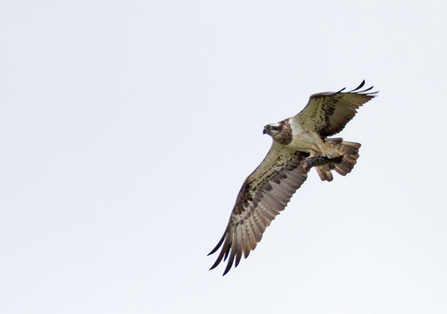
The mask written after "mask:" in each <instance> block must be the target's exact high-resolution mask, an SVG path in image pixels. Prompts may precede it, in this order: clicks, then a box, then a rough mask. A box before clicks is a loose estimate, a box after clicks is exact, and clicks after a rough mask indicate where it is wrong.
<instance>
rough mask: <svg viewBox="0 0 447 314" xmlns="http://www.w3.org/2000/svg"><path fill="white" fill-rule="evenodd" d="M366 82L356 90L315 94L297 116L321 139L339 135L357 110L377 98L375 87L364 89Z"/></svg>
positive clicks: (301, 122) (306, 127) (300, 121)
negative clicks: (373, 90)
mask: <svg viewBox="0 0 447 314" xmlns="http://www.w3.org/2000/svg"><path fill="white" fill-rule="evenodd" d="M364 85H365V81H362V83H361V84H360V85H359V86H358V87H357V88H355V89H353V90H351V91H349V92H344V90H345V88H343V89H341V90H339V91H338V92H335V93H334V92H326V93H318V94H313V95H312V96H310V98H309V102H308V103H307V105H306V107H305V108H304V109H303V110H302V111H301V112H300V113H298V115H296V116H295V118H296V119H298V121H299V123H300V124H301V125H303V127H305V129H307V130H312V131H316V132H317V133H318V134H320V136H321V137H327V136H331V135H334V134H337V133H339V132H340V131H341V130H343V128H344V127H345V126H346V124H347V123H348V122H349V121H350V120H351V119H352V118H353V117H354V116H355V114H356V113H357V109H358V108H359V107H360V106H362V105H363V104H365V103H366V102H368V101H370V100H371V99H372V98H374V97H376V96H377V93H378V92H371V90H372V89H373V86H371V87H369V88H366V89H362V87H363V86H364Z"/></svg>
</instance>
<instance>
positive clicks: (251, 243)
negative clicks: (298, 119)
mask: <svg viewBox="0 0 447 314" xmlns="http://www.w3.org/2000/svg"><path fill="white" fill-rule="evenodd" d="M308 156H309V154H307V153H303V152H293V151H290V150H289V149H287V148H284V146H283V145H280V144H277V143H275V142H274V143H273V145H272V147H271V148H270V151H269V152H268V154H267V156H266V157H265V158H264V160H263V161H262V163H261V164H260V165H259V166H258V168H256V170H255V171H254V172H253V173H252V174H251V175H249V176H248V177H247V179H246V180H245V182H244V184H243V185H242V187H241V189H240V191H239V194H238V196H237V199H236V204H235V205H234V208H233V211H232V213H231V216H230V220H229V222H228V225H227V228H226V230H225V232H224V234H223V236H222V238H221V239H220V241H219V243H218V244H217V245H216V247H215V248H214V249H213V250H212V251H211V252H210V253H209V254H208V255H211V254H213V253H215V252H216V251H217V250H218V249H219V248H220V247H222V249H221V251H220V253H219V256H218V257H217V259H216V262H215V263H214V264H213V266H212V267H211V268H210V269H213V268H215V267H216V266H217V265H219V264H220V263H221V262H222V260H224V261H225V260H227V259H228V262H227V266H226V268H225V271H224V274H223V275H225V274H226V273H227V272H228V271H229V270H230V269H231V267H232V265H233V263H234V265H235V267H237V265H238V264H239V262H240V260H241V258H242V255H244V257H245V258H247V257H248V255H249V254H250V252H251V251H253V250H254V249H255V248H256V245H257V243H258V242H259V241H261V238H262V234H263V233H264V231H265V229H266V228H267V227H268V226H269V225H270V223H271V222H272V220H274V219H275V217H276V215H278V214H279V213H280V212H281V211H282V210H284V208H285V207H286V205H287V203H288V202H289V201H290V199H291V197H292V195H293V194H294V193H295V191H296V190H297V189H298V188H299V187H300V186H301V185H302V184H303V182H304V181H305V180H306V178H307V173H308V172H309V170H310V168H309V167H308V166H307V165H306V164H305V162H304V160H305V158H306V157H308Z"/></svg>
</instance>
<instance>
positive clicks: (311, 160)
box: [305, 155, 343, 169]
mask: <svg viewBox="0 0 447 314" xmlns="http://www.w3.org/2000/svg"><path fill="white" fill-rule="evenodd" d="M342 159H343V156H338V157H336V158H328V157H325V156H313V157H312V155H311V156H309V157H307V158H306V160H305V163H306V167H307V168H308V169H309V168H312V167H315V166H324V165H326V164H328V163H336V164H339V163H340V162H341V161H342Z"/></svg>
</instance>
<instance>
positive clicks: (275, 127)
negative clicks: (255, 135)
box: [262, 123, 282, 138]
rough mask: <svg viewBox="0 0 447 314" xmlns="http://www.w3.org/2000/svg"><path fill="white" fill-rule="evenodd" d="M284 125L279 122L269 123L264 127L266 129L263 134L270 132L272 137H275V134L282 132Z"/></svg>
mask: <svg viewBox="0 0 447 314" xmlns="http://www.w3.org/2000/svg"><path fill="white" fill-rule="evenodd" d="M281 129H282V126H281V125H280V124H279V123H272V124H267V125H266V126H265V127H264V131H262V134H268V135H270V136H271V137H273V138H275V135H277V134H279V133H281Z"/></svg>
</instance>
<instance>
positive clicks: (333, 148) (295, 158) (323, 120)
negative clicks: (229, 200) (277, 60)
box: [208, 81, 378, 275]
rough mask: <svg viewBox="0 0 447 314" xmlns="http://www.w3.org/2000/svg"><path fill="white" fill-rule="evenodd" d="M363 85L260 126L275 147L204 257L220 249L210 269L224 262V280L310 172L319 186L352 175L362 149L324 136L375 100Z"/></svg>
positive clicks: (250, 178) (314, 97) (312, 99)
mask: <svg viewBox="0 0 447 314" xmlns="http://www.w3.org/2000/svg"><path fill="white" fill-rule="evenodd" d="M364 85H365V81H363V82H362V83H361V84H360V85H359V86H358V87H357V88H355V89H353V90H351V91H349V92H345V88H343V89H341V90H339V91H338V92H326V93H318V94H314V95H312V96H310V99H309V102H308V103H307V105H306V107H305V108H304V109H303V110H302V111H301V112H300V113H298V114H297V115H296V116H293V117H291V118H288V119H285V120H283V121H280V122H277V123H272V124H268V125H266V126H265V127H264V130H263V133H264V134H268V135H270V136H271V137H272V138H273V144H272V146H271V148H270V150H269V152H268V153H267V156H266V157H265V158H264V160H263V161H262V162H261V164H260V165H259V166H258V167H257V168H256V169H255V170H254V171H253V173H252V174H250V175H249V176H248V177H247V179H246V180H245V182H244V183H243V185H242V188H241V190H240V191H239V194H238V196H237V198H236V204H235V205H234V208H233V211H232V212H231V216H230V220H229V222H228V225H227V227H226V229H225V232H224V234H223V236H222V238H221V239H220V241H219V243H218V244H217V245H216V247H215V248H214V249H213V250H212V251H211V252H210V253H209V254H208V255H211V254H213V253H215V252H216V251H217V250H218V249H219V248H220V247H222V249H221V250H220V253H219V255H218V257H217V259H216V262H215V263H214V265H213V266H212V267H211V268H210V270H211V269H213V268H215V267H216V266H217V265H219V264H220V262H222V260H223V261H225V260H227V259H228V262H227V266H226V268H225V271H224V273H223V275H225V274H226V273H228V271H229V270H230V269H231V267H232V265H233V263H234V264H235V267H237V265H238V264H239V262H240V260H241V257H242V255H244V257H245V258H247V257H248V255H249V254H250V252H251V251H252V250H254V249H255V248H256V245H257V243H258V242H259V241H261V238H262V234H263V233H264V231H265V229H266V228H267V227H268V226H269V225H270V223H271V222H272V220H273V219H275V216H276V215H278V214H279V213H280V212H281V211H282V210H283V209H284V208H285V207H286V205H287V203H288V202H289V201H290V198H291V197H292V195H293V194H294V193H295V191H296V190H297V189H298V188H299V187H300V186H301V185H302V184H303V182H304V181H305V180H306V178H307V173H308V172H309V171H310V169H311V168H313V167H314V168H315V169H316V171H317V173H318V175H319V176H320V178H321V180H322V181H332V179H333V177H332V170H335V171H336V172H337V173H339V174H340V175H342V176H345V175H346V174H348V173H349V172H351V170H352V168H353V167H354V165H355V164H356V162H357V159H358V158H359V154H358V152H359V148H360V144H359V143H353V142H346V141H343V139H342V138H328V137H329V136H332V135H335V134H337V133H339V132H340V131H341V130H343V128H344V127H345V125H346V124H347V123H348V122H349V121H350V120H351V119H352V118H353V117H354V115H355V114H356V112H357V109H358V108H359V107H360V106H362V105H363V104H364V103H366V102H368V101H369V100H371V99H372V98H374V97H375V96H377V93H378V92H372V91H371V90H372V89H373V87H370V88H366V89H362V88H363V86H364Z"/></svg>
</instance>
